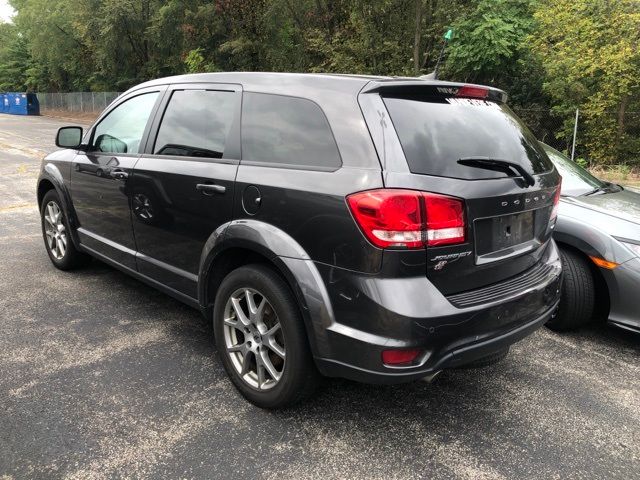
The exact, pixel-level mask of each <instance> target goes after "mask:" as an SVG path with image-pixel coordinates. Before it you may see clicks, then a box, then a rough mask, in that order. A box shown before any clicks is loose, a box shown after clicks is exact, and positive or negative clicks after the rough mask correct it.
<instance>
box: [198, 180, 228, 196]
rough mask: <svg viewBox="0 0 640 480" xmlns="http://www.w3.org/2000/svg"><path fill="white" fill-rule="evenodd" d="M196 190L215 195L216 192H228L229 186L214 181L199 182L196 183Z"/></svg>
mask: <svg viewBox="0 0 640 480" xmlns="http://www.w3.org/2000/svg"><path fill="white" fill-rule="evenodd" d="M196 190H198V191H199V192H202V194H203V195H213V194H214V193H224V192H226V191H227V187H224V186H222V185H215V184H213V183H198V184H196Z"/></svg>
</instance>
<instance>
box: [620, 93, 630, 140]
mask: <svg viewBox="0 0 640 480" xmlns="http://www.w3.org/2000/svg"><path fill="white" fill-rule="evenodd" d="M630 98H631V96H630V95H625V96H624V97H622V100H621V101H620V106H619V107H618V139H620V137H621V136H622V135H624V116H625V113H626V111H627V106H628V105H629V99H630Z"/></svg>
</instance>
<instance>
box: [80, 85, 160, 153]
mask: <svg viewBox="0 0 640 480" xmlns="http://www.w3.org/2000/svg"><path fill="white" fill-rule="evenodd" d="M157 98H158V92H150V93H143V94H142V95H138V96H136V97H133V98H131V99H129V100H127V101H126V102H124V103H122V104H120V105H118V106H117V107H116V108H115V109H113V110H112V111H111V112H109V113H108V114H107V116H106V117H104V118H103V119H102V121H100V123H99V124H98V125H97V126H96V128H95V131H94V132H93V146H92V147H93V148H92V150H93V151H95V152H102V153H139V152H138V150H139V148H140V141H141V140H142V135H143V133H144V129H145V127H146V126H147V121H148V120H149V116H150V115H151V110H153V106H154V104H155V102H156V99H157Z"/></svg>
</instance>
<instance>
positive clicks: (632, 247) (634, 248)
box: [620, 242, 640, 258]
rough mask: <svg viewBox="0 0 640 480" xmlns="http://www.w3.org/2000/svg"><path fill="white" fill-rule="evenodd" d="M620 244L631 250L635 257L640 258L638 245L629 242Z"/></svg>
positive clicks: (639, 246)
mask: <svg viewBox="0 0 640 480" xmlns="http://www.w3.org/2000/svg"><path fill="white" fill-rule="evenodd" d="M620 243H622V244H623V245H624V246H625V247H627V248H628V249H629V250H631V251H632V252H633V253H634V254H635V255H636V257H638V258H640V245H638V244H637V243H630V242H620Z"/></svg>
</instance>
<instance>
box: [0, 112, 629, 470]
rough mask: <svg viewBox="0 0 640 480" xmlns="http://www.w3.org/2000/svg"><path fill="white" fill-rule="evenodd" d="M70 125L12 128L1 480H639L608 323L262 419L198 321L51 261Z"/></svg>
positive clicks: (95, 268)
mask: <svg viewBox="0 0 640 480" xmlns="http://www.w3.org/2000/svg"><path fill="white" fill-rule="evenodd" d="M63 123H64V122H60V121H58V120H53V119H48V118H45V117H12V116H8V115H0V479H3V480H5V479H13V478H16V479H18V478H59V477H69V478H113V477H168V478H177V477H179V478H192V477H195V478H225V479H227V478H296V479H304V478H325V479H331V478H350V479H357V478H366V479H371V478H384V479H390V478H399V479H405V478H429V479H449V478H463V479H467V478H468V479H475V478H508V479H512V478H545V479H547V478H589V479H592V478H607V479H611V478H621V479H630V478H639V477H640V335H635V334H632V333H628V332H625V331H620V330H615V329H613V328H611V327H607V326H605V325H600V326H593V327H590V328H587V329H585V330H583V331H580V332H578V333H572V334H566V335H562V336H560V335H557V334H555V333H552V332H550V331H547V330H545V329H543V330H540V331H538V332H537V333H535V334H534V335H532V336H531V337H529V338H527V339H525V340H524V341H522V342H521V343H519V344H517V345H515V346H514V348H512V351H511V354H510V355H509V357H507V359H506V360H504V361H503V362H502V363H500V364H498V365H494V366H492V367H489V368H485V369H482V370H456V371H448V372H444V373H443V374H442V375H441V376H440V377H438V379H437V380H436V381H435V382H434V383H433V384H426V383H423V382H418V383H413V384H407V385H400V386H393V387H380V386H369V385H361V384H357V383H351V382H347V381H342V380H328V381H327V382H326V384H325V385H324V387H323V389H322V390H321V391H320V392H319V394H318V396H317V398H315V399H314V400H312V401H310V402H308V403H306V404H304V405H300V406H298V407H295V408H294V409H290V410H287V411H281V412H267V411H262V410H260V409H258V408H255V407H253V406H251V405H250V404H248V403H247V402H245V401H244V400H243V399H242V398H241V397H240V395H239V394H238V393H236V391H235V390H234V388H233V387H232V385H231V383H230V382H229V381H228V380H227V378H226V376H225V374H224V371H223V369H222V365H221V363H220V361H219V359H218V356H217V353H216V350H215V347H214V345H213V341H212V331H211V328H210V327H209V325H207V324H206V323H205V321H204V320H203V319H202V317H200V315H199V314H198V313H197V312H196V311H194V310H191V309H189V308H188V307H186V306H183V305H182V304H180V303H178V302H177V301H175V300H173V299H171V298H169V297H167V296H165V295H163V294H161V293H159V292H156V291H155V290H153V289H151V288H150V287H147V286H145V285H143V284H141V283H139V282H137V281H136V280H133V279H131V278H129V277H127V276H125V275H124V274H121V273H119V272H118V271H116V270H114V269H112V268H110V267H108V266H106V265H104V264H101V263H99V262H94V263H93V264H92V265H91V266H90V267H88V268H86V269H84V270H82V271H78V272H73V273H67V272H61V271H58V270H56V269H55V268H54V267H53V266H52V265H51V263H50V262H49V260H48V258H47V255H46V252H45V250H44V246H43V241H42V237H41V234H40V224H39V216H38V210H37V207H36V204H35V181H36V177H37V172H38V167H39V162H40V158H39V157H40V156H41V155H42V154H44V153H45V152H48V151H51V150H53V149H54V148H55V147H54V146H53V136H54V133H55V130H56V128H58V127H59V126H61V125H62V124H63Z"/></svg>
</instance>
